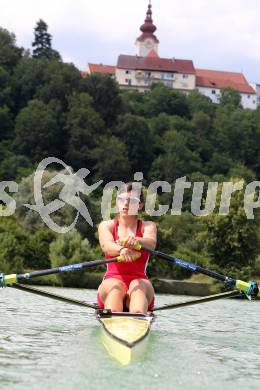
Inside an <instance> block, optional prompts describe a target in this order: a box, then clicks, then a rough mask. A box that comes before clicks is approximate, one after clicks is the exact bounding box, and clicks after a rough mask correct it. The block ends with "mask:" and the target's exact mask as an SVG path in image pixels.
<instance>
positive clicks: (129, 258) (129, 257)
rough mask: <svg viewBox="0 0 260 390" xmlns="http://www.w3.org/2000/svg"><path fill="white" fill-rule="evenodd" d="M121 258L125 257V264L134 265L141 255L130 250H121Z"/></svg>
mask: <svg viewBox="0 0 260 390" xmlns="http://www.w3.org/2000/svg"><path fill="white" fill-rule="evenodd" d="M120 256H122V257H123V259H124V261H125V262H127V263H132V262H133V261H135V260H137V259H138V258H139V257H140V256H141V253H138V252H136V251H132V250H131V249H129V248H122V249H121V250H120Z"/></svg>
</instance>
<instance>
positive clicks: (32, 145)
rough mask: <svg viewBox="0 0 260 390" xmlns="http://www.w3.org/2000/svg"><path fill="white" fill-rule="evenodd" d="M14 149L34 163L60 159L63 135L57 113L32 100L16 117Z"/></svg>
mask: <svg viewBox="0 0 260 390" xmlns="http://www.w3.org/2000/svg"><path fill="white" fill-rule="evenodd" d="M15 122H16V124H15V139H14V145H13V146H14V148H15V150H16V151H17V152H18V153H21V154H23V155H26V156H27V157H29V158H30V159H31V161H32V162H37V163H39V162H40V161H41V160H42V159H43V158H45V157H49V156H55V157H59V145H60V142H61V134H60V130H59V128H58V125H57V119H56V115H55V113H54V112H53V111H52V110H51V109H50V108H49V107H48V106H47V105H46V104H44V103H42V102H41V101H39V100H31V101H30V102H29V103H28V105H27V107H25V108H23V109H22V110H21V111H20V112H19V114H18V115H17V117H16V121H15Z"/></svg>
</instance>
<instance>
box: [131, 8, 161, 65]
mask: <svg viewBox="0 0 260 390" xmlns="http://www.w3.org/2000/svg"><path fill="white" fill-rule="evenodd" d="M140 30H141V32H142V34H141V35H140V37H138V38H137V40H136V42H135V44H136V47H137V55H138V56H140V57H147V56H149V57H159V56H158V45H159V40H158V39H157V37H156V36H155V35H154V32H155V31H156V26H155V25H154V24H153V19H152V4H151V0H149V4H148V10H147V12H146V19H145V21H144V24H143V25H142V26H141V27H140Z"/></svg>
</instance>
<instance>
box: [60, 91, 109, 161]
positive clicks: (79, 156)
mask: <svg viewBox="0 0 260 390" xmlns="http://www.w3.org/2000/svg"><path fill="white" fill-rule="evenodd" d="M91 104H92V99H91V98H90V96H89V95H88V94H86V93H81V94H78V95H75V96H73V97H72V98H71V101H70V105H69V112H68V114H67V120H66V130H67V132H68V137H69V141H68V148H67V154H66V159H67V160H68V162H69V163H70V164H71V165H72V166H73V167H74V168H82V167H83V166H85V167H88V168H91V157H90V155H91V151H92V150H93V148H94V147H96V146H97V144H98V141H97V140H98V138H99V137H100V136H102V135H103V134H104V131H105V126H104V122H103V120H102V119H101V117H100V115H99V114H98V113H97V112H96V111H95V110H94V109H93V108H92V107H91Z"/></svg>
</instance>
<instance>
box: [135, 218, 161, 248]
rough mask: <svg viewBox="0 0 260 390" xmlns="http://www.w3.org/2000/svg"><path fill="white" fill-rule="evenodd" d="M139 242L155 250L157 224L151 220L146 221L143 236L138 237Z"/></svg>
mask: <svg viewBox="0 0 260 390" xmlns="http://www.w3.org/2000/svg"><path fill="white" fill-rule="evenodd" d="M136 238H137V239H138V242H139V243H140V244H141V245H142V246H144V247H145V248H147V249H152V250H154V249H155V247H156V243H157V228H156V224H155V223H154V222H151V221H145V222H144V227H143V237H136Z"/></svg>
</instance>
